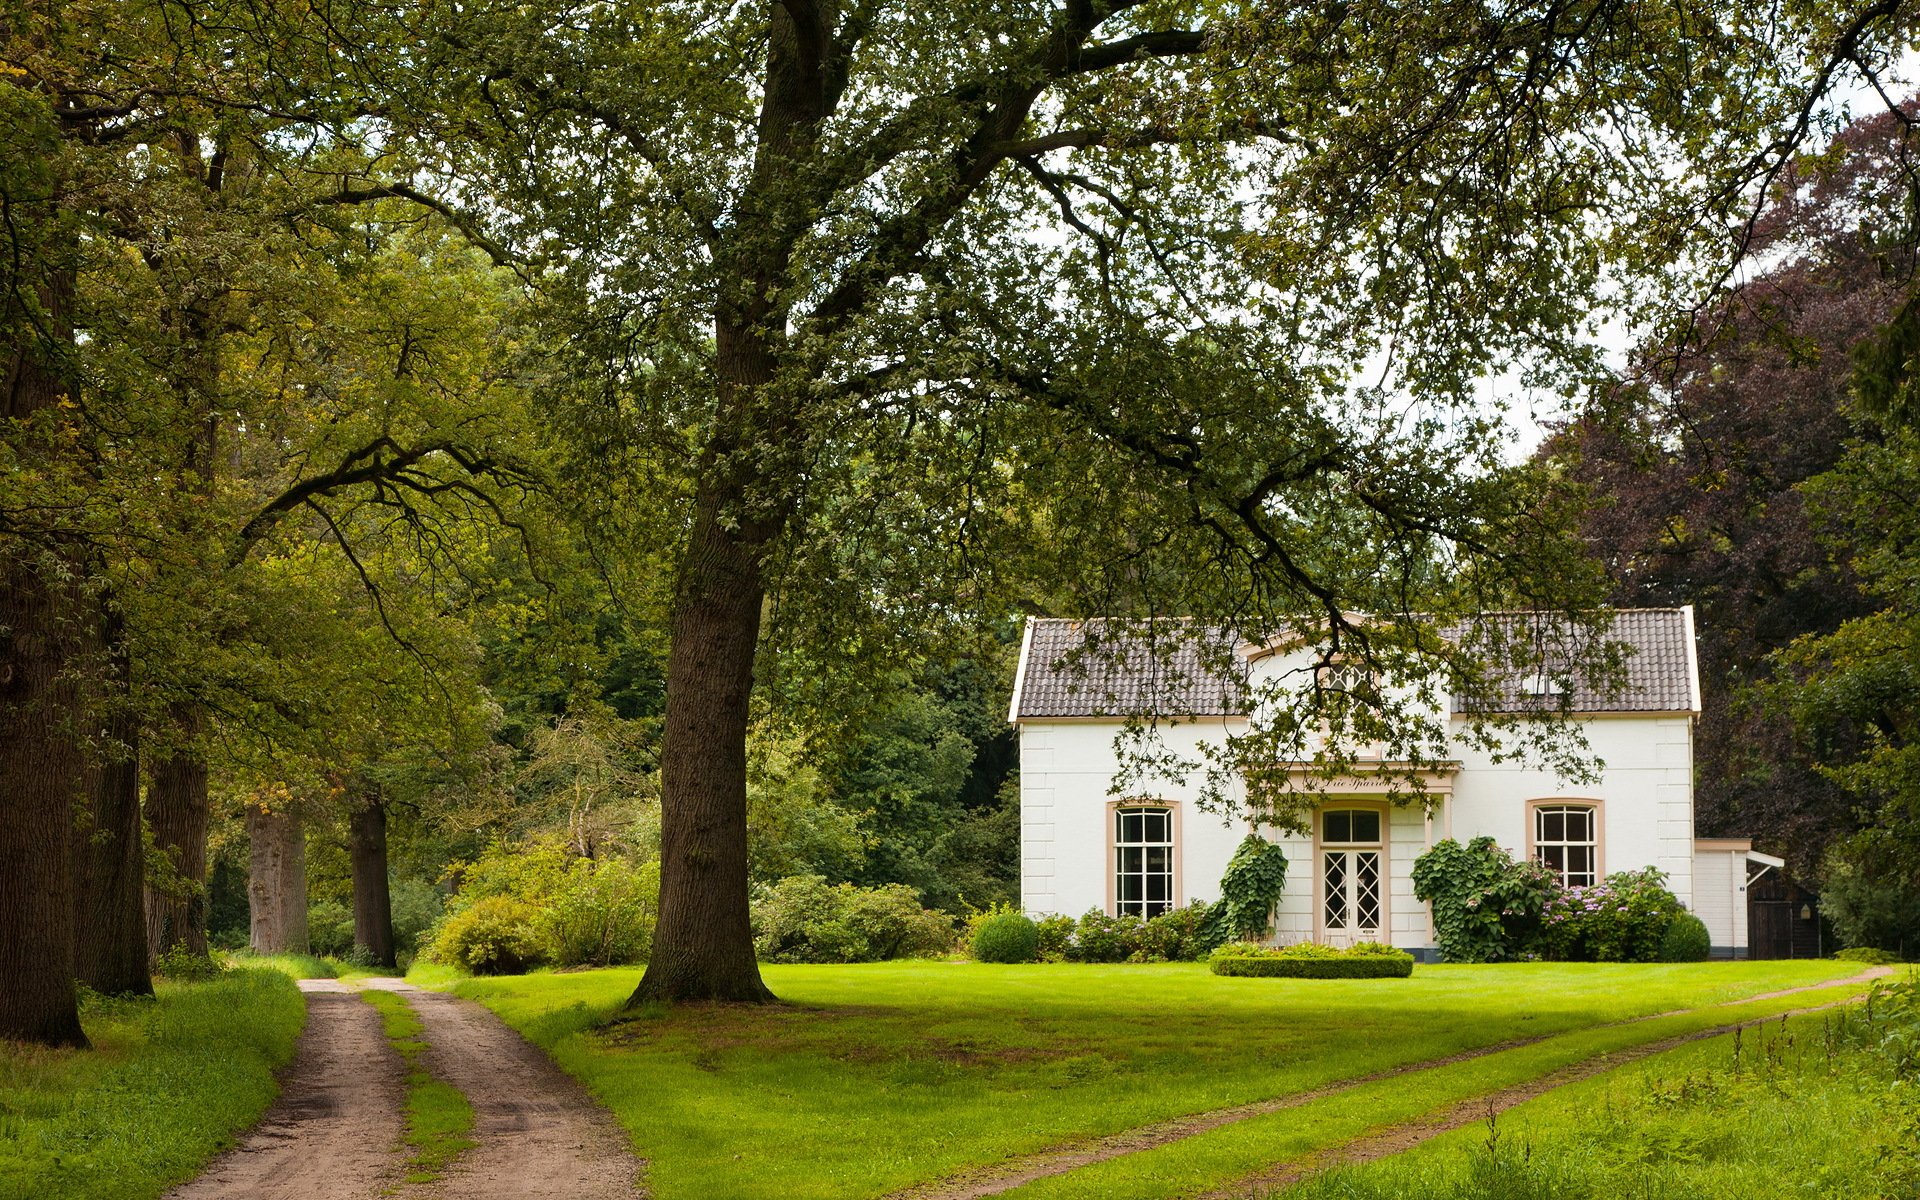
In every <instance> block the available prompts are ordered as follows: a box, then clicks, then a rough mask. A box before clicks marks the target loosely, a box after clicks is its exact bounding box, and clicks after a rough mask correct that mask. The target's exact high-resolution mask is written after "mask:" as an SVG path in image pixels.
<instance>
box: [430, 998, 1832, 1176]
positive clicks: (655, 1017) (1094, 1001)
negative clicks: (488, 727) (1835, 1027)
mask: <svg viewBox="0 0 1920 1200" xmlns="http://www.w3.org/2000/svg"><path fill="white" fill-rule="evenodd" d="M1857 969H1858V968H1857V967H1856V966H1855V965H1853V964H1843V963H1835V962H1831V961H1824V962H1821V961H1816V962H1805V961H1803V962H1791V963H1713V964H1698V965H1693V964H1681V965H1661V964H1655V965H1645V966H1621V965H1607V964H1599V965H1594V964H1552V963H1535V964H1503V965H1494V966H1483V967H1457V966H1444V965H1443V966H1436V967H1426V968H1422V969H1421V970H1420V971H1419V972H1418V973H1417V974H1416V975H1415V976H1414V977H1413V978H1411V979H1407V980H1404V981H1395V982H1394V983H1393V985H1392V986H1390V987H1382V986H1381V985H1380V984H1379V983H1378V982H1376V981H1372V980H1337V979H1334V980H1315V981H1288V980H1274V981H1271V982H1270V983H1263V984H1262V985H1261V986H1249V985H1248V982H1247V981H1244V980H1238V979H1222V978H1218V977H1215V976H1213V975H1210V974H1208V973H1207V971H1206V969H1205V968H1204V967H1201V966H1197V965H1189V964H1181V963H1167V964H1151V965H1126V966H1103V965H1087V966H1074V967H1064V966H1056V965H1046V964H1036V965H1026V966H1022V965H993V966H988V965H977V964H971V963H964V962H938V961H918V962H895V963H875V964H866V965H859V966H851V967H825V966H770V967H768V968H767V977H768V981H769V983H771V984H772V986H773V987H774V989H775V991H776V992H777V994H779V995H780V996H781V997H783V998H784V999H785V1000H787V1001H788V1003H785V1004H778V1005H768V1006H742V1007H723V1008H704V1007H701V1008H672V1009H659V1010H644V1011H642V1012H640V1013H638V1014H627V1015H625V1016H622V1015H621V1008H622V1006H623V1004H624V1002H625V1000H626V998H627V996H628V994H629V993H630V991H631V989H632V987H633V984H634V982H635V980H636V977H637V972H636V971H634V970H632V969H615V970H605V971H584V972H573V973H567V974H534V975H527V976H523V977H518V978H489V979H480V978H453V977H451V976H449V975H448V974H446V973H445V968H438V967H436V968H428V969H426V970H424V971H422V972H421V973H419V974H416V976H415V978H416V980H418V981H420V982H426V983H434V984H437V985H441V986H448V987H451V988H452V990H454V991H455V992H456V993H457V994H460V995H463V996H466V997H469V998H471V999H475V1000H479V1001H481V1002H482V1003H484V1004H486V1005H487V1006H489V1007H490V1008H492V1009H493V1010H494V1011H496V1012H497V1013H499V1014H500V1015H501V1016H502V1017H503V1018H504V1019H505V1020H506V1021H507V1023H508V1024H510V1025H512V1026H513V1027H514V1028H516V1029H518V1030H520V1031H521V1032H522V1033H524V1034H525V1035H526V1036H528V1037H529V1038H530V1039H532V1040H533V1041H534V1042H535V1043H537V1044H539V1045H541V1046H542V1047H544V1048H545V1049H547V1050H548V1051H549V1052H550V1053H551V1054H552V1055H553V1056H554V1057H555V1059H556V1060H557V1061H558V1062H559V1063H560V1065H561V1066H562V1067H563V1068H565V1069H566V1070H568V1071H569V1072H571V1073H572V1074H574V1075H575V1076H576V1077H578V1078H580V1079H581V1080H583V1081H584V1082H585V1083H586V1084H587V1086H588V1087H589V1088H590V1089H591V1090H592V1091H593V1093H594V1094H595V1095H596V1096H597V1097H598V1098H599V1099H600V1100H601V1101H602V1102H604V1103H605V1104H607V1105H608V1107H609V1108H611V1109H612V1110H613V1111H614V1113H615V1114H616V1115H617V1116H618V1117H619V1118H620V1120H621V1121H622V1122H623V1123H624V1124H625V1126H626V1127H627V1129H628V1131H629V1132H630V1133H631V1135H632V1136H633V1138H634V1141H635V1146H636V1149H637V1150H638V1152H639V1153H641V1154H642V1155H643V1156H644V1157H646V1158H647V1159H648V1161H649V1163H650V1166H649V1183H650V1186H651V1188H652V1190H653V1193H654V1194H655V1195H656V1196H658V1197H661V1200H675V1198H678V1197H695V1196H713V1195H728V1196H733V1197H739V1198H741V1200H755V1198H759V1197H766V1198H776V1197H777V1198H779V1200H806V1198H809V1197H822V1198H825V1197H845V1196H849V1195H880V1194H883V1193H885V1192H886V1191H888V1190H890V1189H895V1188H901V1187H906V1186H910V1185H912V1184H915V1183H919V1182H923V1181H925V1180H928V1179H931V1178H937V1177H940V1176H943V1175H946V1174H950V1173H952V1172H955V1171H961V1170H965V1169H968V1168H970V1167H975V1166H978V1165H981V1164H985V1163H991V1162H998V1161H1001V1160H1004V1159H1005V1158H1007V1157H1008V1156H1011V1155H1018V1154H1022V1153H1030V1152H1034V1151H1038V1150H1040V1149H1043V1148H1045V1147H1048V1146H1052V1145H1056V1144H1059V1143H1061V1142H1063V1141H1070V1140H1073V1139H1078V1138H1086V1137H1095V1136H1100V1135H1103V1134H1109V1133H1116V1132H1119V1131H1121V1130H1125V1129H1131V1128H1134V1127H1137V1126H1139V1125H1142V1124H1146V1123H1149V1122H1152V1121H1156V1120H1162V1119H1167V1118H1171V1117H1175V1116H1180V1115H1183V1114H1188V1113H1194V1112H1200V1111H1206V1110H1211V1109H1216V1108H1222V1107H1227V1106H1231V1105H1236V1104H1244V1103H1248V1102H1250V1101H1254V1100H1261V1099H1266V1098H1270V1097H1273V1096H1278V1095H1284V1094H1289V1093H1296V1092H1300V1091H1304V1090H1307V1089H1310V1088H1314V1087H1318V1086H1322V1085H1324V1084H1327V1083H1329V1082H1332V1081H1336V1080H1341V1079H1352V1078H1354V1077H1356V1076H1360V1075H1365V1074H1368V1073H1371V1072H1374V1071H1378V1070H1382V1069H1386V1068H1391V1067H1394V1066H1399V1065H1404V1064H1412V1063H1418V1062H1423V1061H1429V1060H1432V1059H1436V1058H1441V1057H1444V1056H1447V1055H1453V1054H1458V1053H1460V1052H1462V1051H1466V1050H1471V1049H1475V1048H1484V1047H1489V1046H1492V1045H1494V1044H1495V1043H1499V1042H1503V1041H1508V1040H1511V1039H1515V1038H1538V1037H1546V1038H1548V1039H1549V1040H1548V1042H1546V1043H1542V1044H1540V1045H1538V1046H1532V1047H1526V1048H1522V1049H1520V1050H1514V1051H1503V1052H1502V1053H1501V1054H1500V1055H1497V1056H1493V1057H1491V1058H1488V1059H1482V1060H1475V1061H1474V1062H1471V1063H1461V1064H1457V1065H1456V1068H1448V1069H1447V1071H1448V1072H1449V1073H1447V1074H1444V1075H1442V1076H1441V1077H1440V1078H1439V1080H1438V1081H1437V1082H1435V1083H1434V1084H1433V1085H1432V1089H1433V1094H1434V1095H1435V1096H1437V1097H1438V1098H1439V1099H1440V1100H1445V1099H1447V1098H1449V1097H1451V1096H1454V1095H1458V1094H1468V1095H1471V1094H1474V1092H1473V1089H1475V1088H1476V1087H1480V1086H1482V1085H1483V1083H1485V1081H1488V1080H1491V1081H1492V1082H1491V1084H1490V1086H1499V1085H1500V1084H1502V1083H1504V1082H1505V1081H1507V1080H1508V1079H1509V1078H1514V1077H1517V1078H1523V1079H1524V1078H1530V1077H1532V1075H1533V1074H1538V1073H1539V1072H1540V1071H1544V1070H1549V1069H1552V1068H1553V1067H1554V1066H1557V1065H1559V1064H1560V1063H1561V1062H1562V1061H1565V1060H1566V1059H1567V1058H1569V1057H1572V1058H1576V1059H1577V1058H1582V1057H1585V1056H1588V1055H1590V1054H1592V1053H1595V1052H1598V1051H1599V1050H1604V1049H1607V1048H1609V1047H1611V1046H1615V1045H1630V1044H1638V1043H1640V1042H1643V1041H1648V1040H1652V1039H1655V1038H1658V1037H1661V1036H1666V1035H1668V1034H1669V1033H1671V1032H1673V1031H1675V1030H1682V1029H1685V1028H1689V1027H1698V1026H1706V1025H1711V1024H1713V1023H1715V1022H1717V1021H1723V1020H1727V1019H1731V1018H1730V1017H1728V1016H1726V1015H1725V1013H1724V1011H1720V1010H1717V1011H1716V1012H1715V1013H1712V1014H1700V1015H1690V1016H1689V1017H1688V1018H1686V1020H1687V1021H1692V1022H1694V1026H1688V1025H1687V1024H1686V1023H1685V1021H1680V1020H1676V1019H1663V1020H1661V1021H1650V1022H1647V1023H1645V1024H1644V1025H1630V1026H1619V1027H1613V1028H1609V1029H1604V1030H1601V1029H1595V1028H1594V1027H1595V1026H1598V1025H1602V1024H1605V1023H1607V1022H1615V1021H1620V1020H1625V1019H1628V1018H1633V1017H1641V1016H1646V1015H1649V1014H1654V1013H1662V1012H1669V1011H1671V1010H1675V1009H1682V1008H1692V1007H1696V1006H1699V1005H1706V1004H1715V1003H1720V1002H1725V1001H1731V1000H1735V999H1738V998H1739V997H1741V996H1745V995H1752V994H1755V993H1759V992H1765V991H1771V990H1773V989H1777V988H1781V987H1790V986H1794V985H1797V984H1811V983H1816V982H1819V981H1822V980H1831V979H1837V978H1843V977H1848V976H1851V975H1853V974H1854V973H1855V972H1856V971H1857ZM1797 1002H1805V1000H1804V998H1800V997H1789V998H1785V999H1782V1000H1777V1001H1770V1002H1766V1003H1765V1004H1764V1005H1761V1006H1760V1007H1758V1008H1752V1007H1749V1008H1747V1009H1742V1010H1739V1011H1741V1012H1752V1013H1755V1014H1758V1013H1761V1012H1766V1011H1777V1010H1779V1009H1784V1008H1786V1007H1791V1006H1793V1005H1794V1004H1795V1003H1797ZM1555 1035H1564V1036H1558V1037H1557V1036H1555ZM1556 1056H1558V1057H1556ZM1496 1059H1497V1062H1496ZM1379 1086H1380V1087H1381V1088H1388V1087H1389V1084H1387V1083H1382V1084H1381V1085H1379ZM1391 1086H1392V1088H1394V1089H1397V1090H1394V1091H1392V1093H1391V1097H1390V1098H1393V1097H1399V1099H1396V1100H1395V1102H1396V1103H1406V1104H1413V1103H1416V1102H1417V1101H1418V1100H1419V1099H1421V1098H1422V1097H1423V1096H1425V1095H1426V1093H1424V1092H1418V1091H1410V1090H1408V1089H1407V1088H1406V1087H1405V1086H1404V1085H1403V1084H1400V1083H1398V1082H1395V1083H1394V1084H1392V1085H1391ZM1402 1093H1405V1095H1404V1096H1402ZM1383 1094H1384V1093H1383ZM1043 1097H1044V1100H1045V1103H1044V1104H1041V1103H1037V1102H1036V1101H1037V1100H1038V1099H1040V1098H1043ZM1381 1103H1383V1101H1382V1100H1381V1099H1380V1098H1379V1097H1378V1096H1376V1097H1374V1098H1373V1099H1371V1100H1367V1101H1366V1102H1365V1103H1362V1102H1361V1101H1359V1100H1355V1101H1353V1102H1352V1107H1353V1112H1352V1113H1351V1114H1350V1119H1351V1120H1353V1121H1357V1122H1359V1123H1360V1124H1359V1128H1365V1123H1366V1121H1367V1120H1368V1119H1370V1117H1369V1114H1370V1113H1371V1112H1372V1111H1374V1110H1375V1109H1377V1108H1378V1107H1379V1105H1380V1104H1381ZM1282 1115H1284V1116H1287V1117H1288V1118H1289V1119H1290V1120H1291V1119H1292V1118H1293V1116H1294V1115H1295V1114H1282ZM1268 1136H1270V1134H1269V1135H1268ZM795 1146H805V1147H806V1148H807V1152H806V1153H805V1154H795V1153H793V1152H792V1148H793V1147H795ZM1260 1152H1261V1151H1260V1149H1259V1147H1258V1145H1257V1144H1250V1145H1249V1146H1247V1147H1243V1148H1241V1149H1240V1150H1237V1151H1236V1152H1235V1153H1236V1154H1240V1155H1243V1156H1244V1155H1257V1154H1259V1153H1260ZM1157 1153H1159V1152H1156V1154H1157ZM1155 1161H1158V1160H1157V1159H1156V1160H1155ZM1238 1161H1240V1160H1239V1159H1237V1158H1232V1157H1231V1156H1230V1157H1229V1159H1228V1162H1229V1166H1228V1168H1225V1169H1222V1170H1221V1171H1219V1172H1216V1173H1215V1174H1213V1175H1211V1176H1208V1177H1207V1178H1209V1179H1211V1180H1213V1181H1219V1180H1222V1179H1226V1178H1230V1177H1231V1165H1232V1163H1234V1162H1238ZM1110 1165H1111V1164H1110ZM1126 1178H1131V1176H1126ZM1108 1182H1109V1183H1111V1179H1109V1180H1108ZM1088 1186H1090V1187H1091V1186H1093V1184H1089V1185H1088ZM1023 1194H1024V1193H1023ZM1084 1194H1088V1195H1113V1194H1137V1195H1158V1194H1168V1193H1167V1192H1163V1191H1156V1190H1153V1189H1152V1188H1150V1187H1145V1186H1142V1185H1138V1184H1135V1185H1130V1186H1124V1187H1118V1188H1116V1189H1112V1190H1107V1191H1104V1192H1103V1191H1101V1190H1100V1189H1099V1188H1098V1187H1094V1190H1092V1191H1089V1192H1086V1193H1084Z"/></svg>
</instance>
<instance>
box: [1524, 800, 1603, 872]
mask: <svg viewBox="0 0 1920 1200" xmlns="http://www.w3.org/2000/svg"><path fill="white" fill-rule="evenodd" d="M1599 835H1600V814H1599V812H1598V811H1597V809H1596V808H1595V806H1594V805H1591V804H1540V805H1536V806H1535V807H1534V810H1533V856H1534V858H1536V859H1538V860H1539V861H1540V862H1541V863H1544V864H1545V865H1546V866H1547V867H1548V868H1549V869H1551V870H1552V871H1553V872H1555V873H1556V874H1558V875H1559V876H1560V882H1561V883H1562V884H1564V885H1566V886H1567V887H1586V886H1588V885H1590V884H1593V883H1596V882H1598V881H1599V878H1600V836H1599Z"/></svg>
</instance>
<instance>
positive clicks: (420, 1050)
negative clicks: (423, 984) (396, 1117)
mask: <svg viewBox="0 0 1920 1200" xmlns="http://www.w3.org/2000/svg"><path fill="white" fill-rule="evenodd" d="M360 998H361V999H362V1000H365V1001H366V1002H367V1003H369V1004H371V1005H373V1006H374V1007H375V1008H377V1009H379V1010H380V1022H381V1025H382V1027H383V1028H384V1029H385V1030H386V1034H387V1041H388V1042H389V1043H390V1044H392V1046H393V1048H394V1049H395V1050H397V1051H398V1052H399V1053H400V1057H401V1058H402V1059H403V1060H405V1062H406V1064H407V1134H406V1137H407V1148H408V1149H410V1150H412V1151H413V1157H412V1158H410V1159H408V1160H407V1182H408V1183H431V1182H432V1181H433V1180H435V1179H438V1178H439V1177H440V1172H442V1171H444V1170H445V1169H446V1167H447V1164H448V1163H450V1162H452V1161H453V1160H454V1159H455V1158H456V1157H457V1156H458V1155H459V1154H460V1153H461V1152H462V1151H464V1150H468V1149H471V1148H472V1147H473V1146H474V1145H475V1143H474V1140H473V1139H472V1138H471V1137H469V1136H467V1135H468V1134H470V1133H472V1132H473V1106H472V1105H471V1104H469V1103H467V1098H466V1097H465V1096H463V1095H461V1094H460V1089H459V1088H456V1087H454V1086H453V1085H452V1084H449V1083H442V1082H441V1081H439V1080H437V1079H435V1078H434V1077H433V1076H432V1075H431V1074H429V1073H428V1071H427V1069H426V1065H425V1064H424V1062H423V1061H422V1060H423V1059H424V1057H425V1055H426V1052H427V1043H426V1040H425V1039H424V1038H422V1037H421V1036H420V1035H421V1034H422V1033H423V1032H424V1031H425V1028H426V1027H425V1026H424V1025H423V1024H422V1023H421V1021H420V1016H419V1014H418V1013H416V1012H414V1011H413V1008H412V1006H411V1005H409V1004H408V1003H407V1002H406V1000H405V999H404V998H403V997H401V996H399V995H398V994H396V993H394V992H384V991H380V990H378V989H376V988H367V989H364V990H362V991H361V992H360Z"/></svg>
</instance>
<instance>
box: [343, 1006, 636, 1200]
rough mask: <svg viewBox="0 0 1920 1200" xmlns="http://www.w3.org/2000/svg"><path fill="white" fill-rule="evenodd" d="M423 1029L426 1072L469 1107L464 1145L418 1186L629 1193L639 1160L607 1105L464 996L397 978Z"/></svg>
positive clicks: (458, 1196) (538, 1197) (434, 1191)
mask: <svg viewBox="0 0 1920 1200" xmlns="http://www.w3.org/2000/svg"><path fill="white" fill-rule="evenodd" d="M361 983H362V985H363V986H365V987H369V988H376V989H379V990H381V991H388V992H395V993H398V994H399V995H401V996H402V997H404V998H405V999H406V1001H407V1003H408V1005H409V1006H411V1007H412V1009H413V1011H414V1013H415V1014H416V1015H418V1017H419V1018H420V1022H421V1024H422V1026H423V1027H424V1028H423V1030H422V1033H421V1036H422V1038H423V1039H424V1040H425V1042H426V1053H425V1056H424V1060H425V1064H426V1067H427V1070H428V1071H429V1072H430V1073H431V1074H432V1076H433V1077H434V1078H435V1079H437V1080H439V1081H441V1082H443V1083H447V1084H451V1085H452V1086H453V1087H455V1088H458V1089H459V1090H460V1091H461V1092H462V1093H464V1094H465V1095H466V1097H467V1100H468V1102H469V1103H470V1104H471V1105H472V1106H473V1128H472V1132H471V1134H470V1135H469V1136H470V1137H471V1138H472V1140H473V1143H474V1144H473V1145H472V1147H471V1148H470V1149H467V1150H465V1151H463V1152H461V1153H459V1154H458V1155H457V1156H455V1157H454V1158H453V1160H452V1162H451V1163H450V1164H449V1165H448V1166H447V1167H446V1168H445V1170H444V1173H442V1174H441V1175H440V1177H439V1179H437V1180H435V1181H433V1182H431V1183H429V1184H428V1185H427V1186H426V1188H425V1189H423V1191H424V1192H425V1194H427V1195H432V1196H436V1197H445V1198H446V1200H632V1198H633V1197H636V1196H639V1195H641V1192H640V1191H639V1182H640V1169H641V1163H640V1160H639V1159H637V1158H635V1157H634V1156H633V1152H632V1151H631V1150H630V1149H629V1148H628V1146H627V1139H626V1135H625V1134H623V1133H622V1132H621V1130H620V1127H619V1126H618V1125H617V1124H616V1123H615V1122H614V1120H613V1117H612V1116H611V1115H610V1114H609V1113H607V1111H606V1110H605V1109H603V1108H601V1107H600V1106H599V1105H598V1104H596V1103H595V1102H594V1100H593V1098H592V1097H591V1096H589V1095H587V1093H586V1091H585V1090H584V1089H583V1088H582V1087H581V1086H580V1085H579V1084H578V1083H576V1082H575V1081H574V1080H573V1079H572V1078H570V1077H569V1076H568V1075H566V1074H565V1073H564V1072H563V1071H561V1070H560V1068H558V1067H556V1066H554V1065H553V1061H552V1060H551V1059H549V1058H548V1057H547V1056H546V1054H545V1053H544V1052H543V1051H541V1050H540V1049H538V1048H537V1047H535V1046H532V1045H530V1044H529V1043H528V1042H527V1041H526V1040H525V1039H524V1038H522V1037H521V1036H520V1035H519V1034H517V1033H515V1032H514V1031H513V1030H511V1029H509V1028H507V1027H506V1025H504V1024H502V1023H501V1021H500V1018H498V1017H496V1016H494V1015H493V1014H492V1013H491V1012H488V1011H487V1010H486V1009H485V1008H483V1007H481V1006H480V1005H478V1004H475V1003H473V1002H472V1001H469V1000H461V999H457V998H456V997H453V996H449V995H446V994H444V993H441V992H428V991H422V990H420V989H418V988H415V987H413V986H412V985H411V984H407V983H404V982H402V981H401V980H398V979H366V980H362V981H361Z"/></svg>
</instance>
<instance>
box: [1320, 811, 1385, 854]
mask: <svg viewBox="0 0 1920 1200" xmlns="http://www.w3.org/2000/svg"><path fill="white" fill-rule="evenodd" d="M1320 840H1321V842H1323V843H1324V844H1326V845H1329V846H1351V845H1356V844H1357V845H1362V846H1378V845H1379V844H1380V810H1379V809H1377V808H1336V809H1331V810H1329V811H1327V812H1324V813H1322V814H1321V815H1320Z"/></svg>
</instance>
